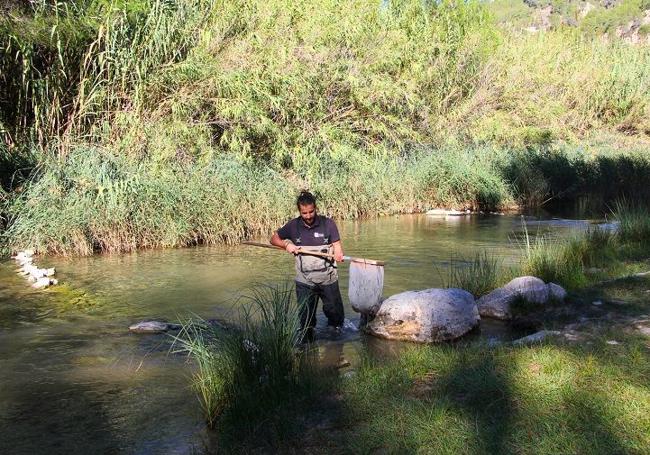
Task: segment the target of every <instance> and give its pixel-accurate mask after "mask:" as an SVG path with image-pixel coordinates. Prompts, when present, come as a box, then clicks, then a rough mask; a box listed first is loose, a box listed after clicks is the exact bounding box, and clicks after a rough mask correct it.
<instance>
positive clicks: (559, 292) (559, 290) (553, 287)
mask: <svg viewBox="0 0 650 455" xmlns="http://www.w3.org/2000/svg"><path fill="white" fill-rule="evenodd" d="M547 286H548V296H549V298H550V299H551V300H555V301H556V302H564V299H566V296H567V292H566V290H565V289H564V288H563V287H562V286H560V285H559V284H555V283H548V284H547Z"/></svg>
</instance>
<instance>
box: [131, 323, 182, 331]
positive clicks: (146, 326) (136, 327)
mask: <svg viewBox="0 0 650 455" xmlns="http://www.w3.org/2000/svg"><path fill="white" fill-rule="evenodd" d="M171 325H173V324H168V323H166V322H160V321H142V322H138V323H137V324H133V325H131V326H129V330H130V331H131V332H134V333H161V332H166V331H167V330H170V326H171Z"/></svg>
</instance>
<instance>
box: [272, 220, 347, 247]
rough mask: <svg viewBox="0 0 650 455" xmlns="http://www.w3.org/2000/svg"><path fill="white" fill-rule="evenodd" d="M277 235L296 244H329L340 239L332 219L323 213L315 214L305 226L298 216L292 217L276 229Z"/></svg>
mask: <svg viewBox="0 0 650 455" xmlns="http://www.w3.org/2000/svg"><path fill="white" fill-rule="evenodd" d="M278 235H279V236H280V238H281V239H282V240H285V239H289V240H291V241H292V242H293V243H294V244H296V245H298V246H321V245H329V244H331V243H334V242H338V241H339V240H341V237H340V236H339V230H338V228H337V227H336V223H335V222H334V220H333V219H331V218H327V217H326V216H323V215H316V218H315V219H314V223H313V224H312V225H311V226H307V225H306V224H305V222H304V221H303V220H302V218H300V217H297V218H294V219H292V220H290V221H289V222H288V223H287V224H285V225H284V226H282V227H281V228H280V229H278Z"/></svg>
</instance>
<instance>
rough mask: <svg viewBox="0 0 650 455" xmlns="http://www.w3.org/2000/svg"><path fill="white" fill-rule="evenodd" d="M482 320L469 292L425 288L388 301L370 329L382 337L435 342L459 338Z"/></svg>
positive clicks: (404, 293) (383, 304) (367, 327)
mask: <svg viewBox="0 0 650 455" xmlns="http://www.w3.org/2000/svg"><path fill="white" fill-rule="evenodd" d="M479 321H480V317H479V314H478V309H477V307H476V302H475V301H474V297H473V296H472V294H470V293H469V292H467V291H464V290H462V289H425V290H423V291H407V292H402V293H400V294H396V295H393V296H391V297H389V298H388V299H386V300H384V302H383V303H382V304H381V307H380V308H379V311H378V312H377V314H376V316H375V318H374V319H373V320H372V321H370V322H369V323H368V324H367V326H366V330H367V331H368V332H369V333H371V334H372V335H375V336H378V337H380V338H387V339H390V340H404V341H415V342H418V343H431V342H435V341H445V340H452V339H454V338H458V337H460V336H462V335H464V334H466V333H467V332H469V331H470V330H472V329H473V328H474V327H476V326H477V325H478V323H479Z"/></svg>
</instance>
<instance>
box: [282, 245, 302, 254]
mask: <svg viewBox="0 0 650 455" xmlns="http://www.w3.org/2000/svg"><path fill="white" fill-rule="evenodd" d="M284 249H285V250H287V252H288V253H291V254H298V252H299V251H300V247H299V246H296V245H294V244H293V243H287V246H285V247H284Z"/></svg>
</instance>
